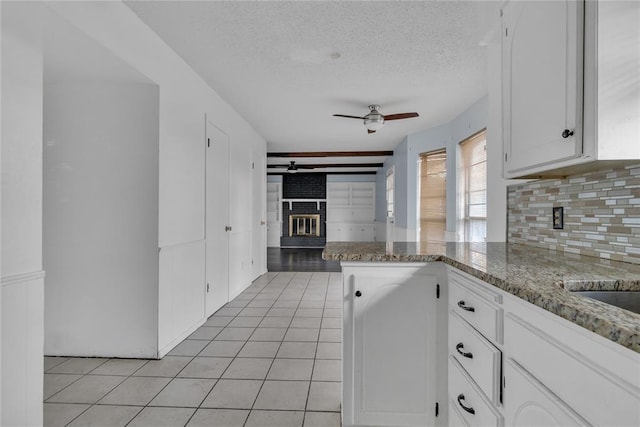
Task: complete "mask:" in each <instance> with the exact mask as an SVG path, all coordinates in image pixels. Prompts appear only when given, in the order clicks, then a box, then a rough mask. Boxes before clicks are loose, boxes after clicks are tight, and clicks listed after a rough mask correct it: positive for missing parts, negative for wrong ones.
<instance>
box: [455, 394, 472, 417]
mask: <svg viewBox="0 0 640 427" xmlns="http://www.w3.org/2000/svg"><path fill="white" fill-rule="evenodd" d="M463 400H464V394H462V393H460V394H459V395H458V405H460V407H461V408H462V409H464V410H465V411H467V412H468V413H470V414H475V413H476V411H475V409H473V408H472V407H471V406H464V403H462V401H463Z"/></svg>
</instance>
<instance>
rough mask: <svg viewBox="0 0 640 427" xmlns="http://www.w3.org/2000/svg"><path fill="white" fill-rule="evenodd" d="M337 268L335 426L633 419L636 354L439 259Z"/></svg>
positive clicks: (637, 397)
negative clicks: (338, 412)
mask: <svg viewBox="0 0 640 427" xmlns="http://www.w3.org/2000/svg"><path fill="white" fill-rule="evenodd" d="M342 272H343V290H344V311H343V315H344V329H343V334H344V335H343V343H344V344H343V403H342V405H343V413H342V416H343V425H345V426H434V425H435V426H438V425H450V426H496V427H501V426H507V427H511V426H522V427H524V426H528V427H529V426H531V427H532V426H545V427H546V426H574V425H575V426H589V425H601V426H617V427H618V426H635V427H637V426H640V353H637V352H634V351H632V350H630V349H627V348H625V347H623V346H621V345H619V344H616V343H613V342H611V341H610V340H608V339H606V338H603V337H601V336H599V335H596V334H595V333H593V332H590V331H588V330H587V329H585V328H582V327H580V326H577V325H576V324H574V323H572V322H569V321H568V320H565V319H563V318H560V317H559V316H556V315H554V314H552V313H550V312H548V311H546V310H543V309H542V308H540V307H537V306H535V305H533V304H531V303H528V302H526V301H524V300H523V299H520V298H518V297H515V296H514V295H511V294H509V293H507V292H504V291H502V290H500V289H498V288H497V287H495V286H492V285H489V284H488V283H485V282H483V281H481V280H479V279H477V278H474V277H472V276H470V275H468V274H466V273H463V272H461V271H459V270H457V269H455V268H452V267H448V266H445V265H444V264H443V263H440V262H433V263H383V262H378V263H375V262H347V263H343V264H342ZM558 292H564V291H563V290H560V289H559V290H558ZM438 296H439V297H438ZM436 407H437V408H438V409H437V411H436Z"/></svg>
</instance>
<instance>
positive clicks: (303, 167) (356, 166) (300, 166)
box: [267, 163, 384, 169]
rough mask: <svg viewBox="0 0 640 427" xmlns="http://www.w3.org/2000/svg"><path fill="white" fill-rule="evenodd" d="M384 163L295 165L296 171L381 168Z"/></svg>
mask: <svg viewBox="0 0 640 427" xmlns="http://www.w3.org/2000/svg"><path fill="white" fill-rule="evenodd" d="M290 166H291V164H280V165H267V168H268V169H272V168H288V167H290ZM383 166H384V163H306V164H304V165H298V164H296V165H295V167H296V168H298V169H316V168H381V167H383Z"/></svg>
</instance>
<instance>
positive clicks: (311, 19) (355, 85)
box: [127, 1, 487, 164]
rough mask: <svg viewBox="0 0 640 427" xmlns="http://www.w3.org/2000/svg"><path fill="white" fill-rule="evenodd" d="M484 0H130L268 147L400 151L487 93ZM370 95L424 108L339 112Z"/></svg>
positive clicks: (368, 100)
mask: <svg viewBox="0 0 640 427" xmlns="http://www.w3.org/2000/svg"><path fill="white" fill-rule="evenodd" d="M483 3H484V2H475V1H411V2H404V1H402V2H401V1H392V2H377V1H376V2H372V1H355V2H351V1H349V2H344V1H309V2H306V1H304V2H303V1H195V2H185V1H127V5H128V6H129V7H130V8H131V9H132V10H133V11H134V12H135V13H136V14H137V15H138V16H139V17H140V18H141V19H142V20H143V21H144V22H145V23H146V24H147V25H149V27H150V28H152V29H153V30H154V31H155V32H156V33H157V34H158V35H159V36H160V37H161V38H162V39H163V40H164V41H165V42H166V43H167V44H168V45H169V46H171V47H172V48H173V49H174V50H175V51H176V52H177V53H178V54H179V55H180V56H181V57H182V58H184V60H185V61H186V62H187V63H188V64H189V65H190V66H191V67H192V68H193V69H194V70H195V71H196V72H197V73H198V74H200V76H202V78H203V79H204V80H205V81H206V82H207V83H208V84H209V85H210V86H211V87H212V88H213V89H214V90H215V91H216V92H218V93H219V94H220V95H221V96H222V97H223V98H224V99H226V101H227V102H228V103H229V104H230V105H232V106H233V107H234V108H235V109H236V110H237V111H238V112H239V113H240V115H242V116H243V117H244V118H245V119H246V120H248V121H249V123H251V125H252V126H253V127H254V128H255V129H256V131H257V132H258V133H260V134H261V135H262V136H263V137H264V138H265V139H266V140H267V151H271V152H288V151H295V152H302V151H347V150H348V151H369V150H393V149H394V148H395V147H396V145H397V144H398V143H399V142H400V141H401V140H402V138H403V137H404V136H405V135H408V134H413V133H416V132H419V131H422V130H425V129H428V128H431V127H433V126H437V125H440V124H443V123H446V122H449V121H450V120H452V119H453V118H454V117H455V116H457V115H458V114H460V113H461V112H462V111H463V110H464V109H466V108H467V107H468V106H470V105H471V104H472V103H473V102H475V101H476V100H477V99H479V98H480V97H482V96H483V95H485V94H486V92H487V76H486V52H485V48H484V47H483V46H481V41H482V38H483V35H484V34H483V33H484V31H483V29H482V28H481V23H480V22H479V18H478V10H479V8H481V7H482V5H483ZM369 104H380V105H381V107H382V108H381V112H382V113H383V114H395V113H402V112H412V111H416V112H418V113H419V114H420V117H418V118H412V119H406V120H398V121H393V122H388V123H386V124H385V125H384V127H383V128H382V129H381V130H380V131H378V132H377V133H375V134H370V135H369V134H367V132H366V129H365V128H364V126H363V124H362V122H361V121H359V120H355V119H346V118H336V117H332V114H334V113H339V114H347V115H355V116H363V115H365V114H366V113H367V112H368V108H367V106H368V105H369ZM297 160H298V162H299V163H304V162H307V163H314V162H315V163H319V162H322V163H326V162H329V161H331V159H330V158H329V159H327V158H324V159H297ZM352 160H355V159H352ZM357 161H361V162H371V161H372V160H371V159H368V158H367V157H362V158H360V159H358V160H357ZM286 162H288V160H286V159H271V158H270V159H269V163H278V164H280V163H286Z"/></svg>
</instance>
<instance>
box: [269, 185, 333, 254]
mask: <svg viewBox="0 0 640 427" xmlns="http://www.w3.org/2000/svg"><path fill="white" fill-rule="evenodd" d="M326 197H327V175H326V174H323V173H297V174H288V175H283V177H282V198H283V200H286V199H296V200H302V201H294V202H291V203H289V202H286V201H283V203H282V220H283V221H282V226H283V228H284V229H283V230H282V237H281V238H280V246H281V247H324V246H325V244H326V242H327V237H326V236H327V235H326V220H327V204H326V202H320V203H318V202H317V201H316V200H320V199H322V200H323V199H326ZM318 208H319V209H318Z"/></svg>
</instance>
